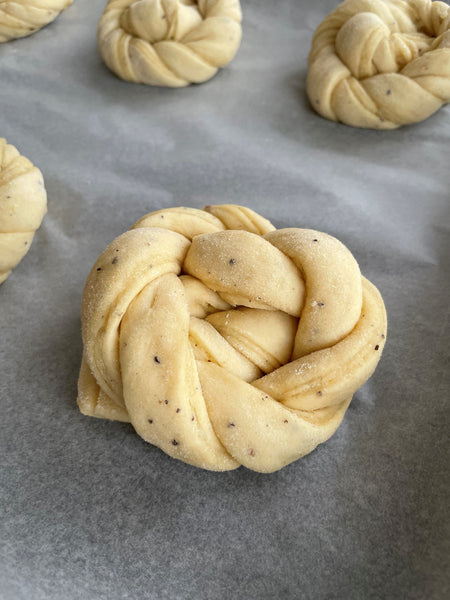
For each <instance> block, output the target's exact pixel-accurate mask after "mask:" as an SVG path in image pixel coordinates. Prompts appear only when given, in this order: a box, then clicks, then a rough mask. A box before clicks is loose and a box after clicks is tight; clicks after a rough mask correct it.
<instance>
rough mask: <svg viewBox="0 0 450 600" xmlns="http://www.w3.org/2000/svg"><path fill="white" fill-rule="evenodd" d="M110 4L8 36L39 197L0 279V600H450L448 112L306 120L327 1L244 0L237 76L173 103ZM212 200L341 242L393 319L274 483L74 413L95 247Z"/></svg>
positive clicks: (6, 57)
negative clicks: (311, 442) (324, 435)
mask: <svg viewBox="0 0 450 600" xmlns="http://www.w3.org/2000/svg"><path fill="white" fill-rule="evenodd" d="M103 6H104V2H101V1H93V0H76V1H75V3H74V4H73V6H72V7H71V8H70V9H68V10H67V11H66V12H64V13H63V14H61V15H60V17H59V18H58V19H57V20H56V21H55V22H54V23H53V24H51V25H50V26H48V27H46V28H45V29H43V30H41V31H40V32H38V33H36V34H35V35H33V36H31V37H29V38H27V39H22V40H17V41H14V42H10V43H8V44H3V45H1V46H0V135H1V136H4V137H6V139H7V140H8V141H9V142H10V143H12V144H14V145H15V146H17V147H18V148H19V149H20V151H21V153H22V154H24V155H25V156H27V157H28V158H30V159H31V160H32V161H33V162H34V163H35V164H36V165H38V166H39V167H40V168H41V170H42V172H43V174H44V178H45V182H46V187H47V191H48V199H49V213H48V215H47V216H46V218H45V220H44V223H43V225H42V227H41V229H40V230H39V232H38V234H37V235H36V238H35V241H34V242H33V245H32V247H31V250H30V252H29V254H28V255H27V256H26V258H25V259H24V260H23V262H22V263H21V264H20V266H19V267H18V268H16V269H15V271H14V272H13V275H12V276H11V277H10V278H9V280H8V281H7V282H6V283H5V284H4V285H2V286H1V287H0V328H1V330H0V331H1V333H0V335H1V338H0V401H1V404H0V405H1V419H0V423H1V426H0V427H1V447H2V450H1V457H2V463H3V468H2V475H1V478H2V481H1V496H2V497H1V511H2V520H1V536H2V549H1V564H0V597H1V598H2V600H43V599H45V600H50V599H51V600H62V599H64V600H78V599H79V600H94V599H95V600H118V599H125V598H129V599H132V600H138V599H139V600H140V599H151V600H162V599H164V600H165V599H167V600H175V599H176V600H178V599H181V600H191V599H192V600H222V599H223V600H230V599H233V600H234V599H239V600H241V599H243V600H253V599H254V600H266V599H267V600H268V599H288V600H291V599H302V600H303V599H314V600H316V599H318V600H321V599H343V600H352V599H358V600H360V599H362V600H368V599H383V600H385V599H402V600H403V599H414V600H425V599H426V600H444V599H445V598H449V597H450V574H449V556H450V547H449V537H450V530H449V520H450V519H449V493H450V484H449V476H448V471H449V469H448V465H449V462H448V461H449V439H450V434H449V429H450V428H449V417H448V414H449V410H448V403H449V391H450V376H449V364H450V360H449V358H450V352H449V341H448V340H449V325H448V315H449V296H450V284H449V281H450V279H449V276H450V266H449V253H450V252H449V251H450V244H449V229H450V193H449V186H450V169H449V164H450V153H449V147H450V107H449V106H447V107H445V108H443V109H441V110H440V111H439V112H438V113H436V114H435V115H434V116H433V117H431V118H430V119H428V120H427V121H425V122H423V123H421V124H418V125H414V126H410V127H405V128H402V129H400V130H397V131H392V132H376V131H367V130H358V129H352V128H349V127H346V126H344V125H340V124H336V123H332V122H329V121H326V120H324V119H322V118H320V117H318V116H317V115H315V114H314V113H313V112H312V111H311V110H310V108H309V106H308V102H307V100H306V98H305V76H306V64H307V63H306V61H307V55H308V52H309V48H310V42H311V38H312V34H313V31H314V29H315V28H316V27H317V25H318V24H319V23H320V22H321V20H322V19H323V18H324V17H325V16H326V14H328V12H330V11H331V10H332V9H333V8H334V7H335V6H336V2H333V1H332V0H326V1H322V2H308V1H307V0H303V1H300V0H283V1H281V0H280V1H279V2H271V1H269V0H264V1H263V0H259V1H256V0H244V1H243V3H242V6H243V11H244V29H243V31H244V35H243V42H242V46H241V48H240V50H239V53H238V55H237V56H236V58H235V60H234V61H233V63H232V64H231V65H230V66H228V67H227V68H225V69H224V70H222V71H221V72H220V73H219V74H218V75H217V76H216V77H215V78H214V79H213V80H211V81H210V82H208V83H206V84H203V85H199V86H193V87H190V88H188V89H182V90H169V89H158V88H151V87H145V86H139V85H133V84H128V83H125V82H122V81H120V80H118V79H117V78H116V77H115V76H114V75H112V74H111V73H110V72H109V71H108V70H107V69H106V67H104V66H103V64H102V62H101V60H100V57H99V55H98V53H97V50H96V24H97V21H98V18H99V17H100V14H101V12H102V10H103ZM225 202H233V203H238V204H244V205H247V206H249V207H251V208H253V209H255V210H257V211H259V212H261V213H262V214H263V215H264V216H266V217H267V218H269V219H271V220H272V221H273V222H274V224H275V225H276V226H278V227H286V226H299V227H310V228H314V229H318V230H322V231H326V232H328V233H330V234H332V235H335V236H336V237H338V238H339V239H340V240H342V241H343V242H344V243H345V244H346V245H347V246H348V247H349V248H350V249H351V251H352V252H353V253H354V255H355V257H356V258H357V260H358V261H359V264H360V267H361V270H362V272H363V273H364V275H365V276H366V277H368V278H369V279H370V280H371V281H373V282H374V283H375V284H376V285H377V286H378V288H379V289H380V291H381V293H382V294H383V297H384V299H385V303H386V307H387V311H388V316H389V331H388V342H387V346H386V349H385V353H384V355H383V357H382V360H381V362H380V365H379V367H378V369H377V371H376V373H375V375H374V376H373V377H372V379H371V380H370V381H369V382H368V383H367V384H366V385H365V386H364V387H363V388H362V389H361V390H360V391H359V392H358V393H357V394H356V395H355V397H354V399H353V402H352V404H351V406H350V408H349V410H348V413H347V415H346V417H345V419H344V422H343V424H342V426H341V427H340V429H339V430H338V432H337V433H336V434H335V436H334V437H333V438H332V439H331V440H330V441H329V442H327V443H326V444H324V445H322V446H320V447H319V448H318V449H317V450H316V451H314V452H313V453H312V454H311V455H309V456H307V457H305V458H304V459H302V460H300V461H298V462H296V463H294V464H291V465H290V466H288V467H286V468H284V469H283V470H281V471H279V472H277V473H275V474H272V475H261V474H257V473H253V472H250V471H248V470H246V469H244V468H241V469H239V470H237V471H233V472H229V473H222V474H220V473H210V472H205V471H201V470H199V469H196V468H194V467H190V466H187V465H185V464H183V463H181V462H178V461H175V460H173V459H170V458H169V457H167V456H166V455H164V454H163V453H162V452H161V451H160V450H158V449H157V448H154V447H152V446H150V445H148V444H145V443H144V442H143V441H142V440H140V438H139V437H138V436H137V435H136V434H135V433H134V432H133V430H132V428H131V427H130V426H129V425H125V424H121V423H113V422H106V421H101V420H96V419H90V418H87V417H83V416H82V415H81V414H79V412H78V410H77V407H76V403H75V400H76V381H77V375H78V368H79V364H80V358H81V350H82V348H81V336H80V299H81V293H82V289H83V285H84V281H85V279H86V277H87V275H88V272H89V270H90V268H91V266H92V264H93V263H94V261H95V259H96V258H97V256H98V255H99V253H100V252H101V251H102V250H103V249H104V248H105V246H106V245H107V244H108V243H109V242H110V241H112V239H113V238H114V237H115V236H117V235H119V234H120V233H122V232H123V231H125V230H126V229H127V228H128V227H130V226H131V225H132V223H133V222H134V221H135V220H137V219H138V218H139V217H141V216H142V215H144V214H145V213H147V212H149V211H152V210H156V209H159V208H163V207H168V206H175V205H185V206H193V207H199V208H202V207H203V206H204V205H206V204H208V203H225Z"/></svg>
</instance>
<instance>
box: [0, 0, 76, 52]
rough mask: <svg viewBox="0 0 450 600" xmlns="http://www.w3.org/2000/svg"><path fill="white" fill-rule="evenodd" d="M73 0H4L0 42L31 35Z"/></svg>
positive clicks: (0, 7) (49, 21)
mask: <svg viewBox="0 0 450 600" xmlns="http://www.w3.org/2000/svg"><path fill="white" fill-rule="evenodd" d="M72 1H73V0H2V1H1V2H0V42H8V41H9V40H12V39H14V38H21V37H25V36H27V35H31V34H33V33H35V32H36V31H38V30H39V29H41V28H42V27H44V26H45V25H48V24H49V23H51V22H52V21H54V20H55V19H56V17H57V16H58V15H59V13H60V12H61V11H63V10H65V9H66V8H67V7H68V6H70V5H71V4H72Z"/></svg>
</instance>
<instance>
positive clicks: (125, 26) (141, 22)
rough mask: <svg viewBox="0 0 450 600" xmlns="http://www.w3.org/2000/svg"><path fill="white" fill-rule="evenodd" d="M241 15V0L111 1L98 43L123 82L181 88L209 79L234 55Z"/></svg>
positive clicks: (237, 45) (101, 22) (108, 62)
mask: <svg viewBox="0 0 450 600" xmlns="http://www.w3.org/2000/svg"><path fill="white" fill-rule="evenodd" d="M241 20H242V13H241V8H240V4H239V0H197V1H195V0H110V1H109V2H108V4H107V6H106V8H105V10H104V13H103V15H102V17H101V19H100V21H99V25H98V45H99V50H100V53H101V55H102V57H103V60H104V61H105V63H106V65H107V66H108V67H109V68H110V69H111V70H112V71H113V72H114V73H115V74H116V75H117V76H118V77H120V78H122V79H125V80H126V81H132V82H135V83H146V84H148V85H160V86H167V87H183V86H186V85H188V84H190V83H201V82H203V81H206V80H208V79H210V78H211V77H212V76H213V75H215V73H216V72H217V71H218V69H219V68H220V67H223V66H225V65H226V64H228V63H229V62H230V61H231V60H232V59H233V57H234V55H235V54H236V52H237V50H238V47H239V44H240V40H241V25H240V23H241Z"/></svg>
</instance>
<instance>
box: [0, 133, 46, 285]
mask: <svg viewBox="0 0 450 600" xmlns="http://www.w3.org/2000/svg"><path fill="white" fill-rule="evenodd" d="M46 212H47V194H46V191H45V187H44V179H43V177H42V173H41V172H40V170H39V169H38V168H36V167H35V166H33V164H32V163H31V162H30V161H29V160H28V159H27V158H25V157H24V156H21V155H20V154H19V152H18V150H17V149H16V148H14V146H11V145H10V144H7V142H6V140H5V139H3V138H0V283H3V281H5V279H6V278H7V277H8V276H9V275H10V273H11V270H12V269H13V268H14V267H15V266H16V265H17V264H18V263H19V262H20V261H21V260H22V258H23V257H24V256H25V254H26V253H27V252H28V250H29V249H30V245H31V242H32V241H33V237H34V233H35V231H36V229H38V228H39V226H40V224H41V222H42V219H43V218H44V215H45V213H46Z"/></svg>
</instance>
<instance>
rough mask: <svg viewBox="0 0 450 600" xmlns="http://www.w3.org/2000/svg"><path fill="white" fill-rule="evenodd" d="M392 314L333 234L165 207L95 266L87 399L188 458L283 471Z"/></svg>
mask: <svg viewBox="0 0 450 600" xmlns="http://www.w3.org/2000/svg"><path fill="white" fill-rule="evenodd" d="M230 226H231V227H232V229H229V227H230ZM386 327H387V324H386V313H385V309H384V304H383V300H382V299H381V296H380V294H379V292H378V291H377V289H376V288H375V287H374V286H373V285H372V284H371V283H370V282H368V281H367V280H366V279H365V278H364V277H362V276H361V274H360V271H359V267H358V264H357V263H356V261H355V259H354V257H353V256H352V254H351V253H350V252H349V250H348V249H347V248H346V247H345V246H344V245H343V244H341V243H340V242H339V241H338V240H336V239H335V238H333V237H331V236H329V235H327V234H325V233H321V232H318V231H313V230H309V229H294V228H292V229H281V230H276V229H275V228H274V227H273V226H272V224H271V223H270V222H269V221H267V220H266V219H264V218H262V217H261V216H259V215H258V214H256V213H255V212H253V211H252V210H250V209H248V208H244V207H239V206H236V205H221V206H209V207H206V209H205V210H198V209H191V208H172V209H165V210H161V211H157V212H155V213H151V214H150V215H147V216H146V217H144V218H142V219H140V220H139V221H138V222H137V223H136V224H135V225H134V226H133V227H132V229H131V230H130V231H127V232H126V233H124V234H122V235H121V236H119V237H118V238H117V239H115V240H114V241H113V242H112V243H111V244H110V245H109V246H108V248H107V249H106V250H105V251H104V252H103V254H102V255H101V256H100V257H99V259H98V260H97V262H96V263H95V265H94V267H93V269H92V271H91V273H90V275H89V277H88V279H87V282H86V286H85V290H84V294H83V303H82V329H83V342H84V356H83V361H82V368H81V373H80V379H79V395H78V405H79V407H80V410H81V412H83V413H84V414H87V415H91V416H96V417H103V418H108V419H118V420H122V421H130V422H131V423H132V425H133V426H134V428H135V430H136V431H137V433H138V434H139V435H140V436H141V437H143V438H144V439H145V440H146V441H148V442H150V443H152V444H154V445H156V446H158V447H159V448H161V449H162V450H164V452H166V453H168V454H169V455H171V456H173V457H174V458H177V459H180V460H182V461H185V462H187V463H189V464H192V465H195V466H198V467H202V468H205V469H211V470H219V471H221V470H229V469H233V468H236V467H238V466H239V465H244V466H246V467H247V468H249V469H253V470H255V471H260V472H272V471H276V470H278V469H280V468H282V467H283V466H285V465H286V464H288V463H290V462H292V461H294V460H296V459H298V458H299V457H301V456H303V455H305V454H307V453H309V452H311V451H312V450H313V449H314V448H315V447H316V446H317V445H318V444H320V443H322V442H324V441H325V440H327V439H328V438H329V437H330V436H331V435H332V434H333V433H334V431H335V430H336V429H337V427H338V426H339V424H340V422H341V420H342V418H343V416H344V414H345V411H346V410H347V407H348V405H349V403H350V400H351V398H352V395H353V394H354V392H355V391H356V390H357V389H358V388H359V387H360V386H361V385H362V384H363V383H364V382H365V381H366V380H367V379H368V378H369V377H370V375H371V374H372V373H373V371H374V369H375V367H376V365H377V363H378V361H379V358H380V356H381V352H382V349H383V346H384V343H385V337H386Z"/></svg>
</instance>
